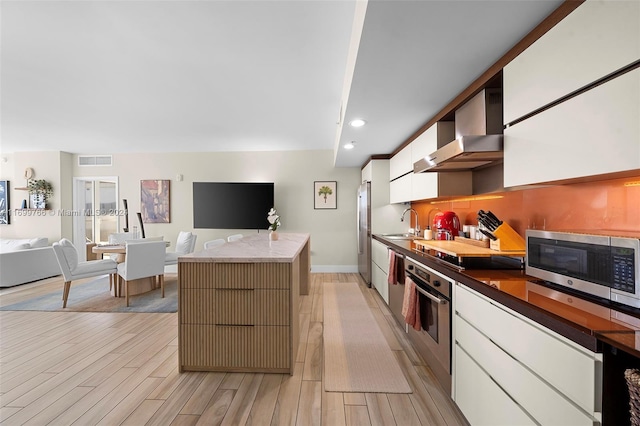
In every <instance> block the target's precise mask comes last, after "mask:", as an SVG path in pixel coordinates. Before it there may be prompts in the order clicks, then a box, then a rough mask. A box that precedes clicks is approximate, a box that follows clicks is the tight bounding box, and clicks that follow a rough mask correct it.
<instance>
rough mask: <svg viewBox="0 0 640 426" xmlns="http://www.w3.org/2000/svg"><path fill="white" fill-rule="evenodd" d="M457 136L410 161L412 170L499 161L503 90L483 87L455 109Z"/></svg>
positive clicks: (447, 169)
mask: <svg viewBox="0 0 640 426" xmlns="http://www.w3.org/2000/svg"><path fill="white" fill-rule="evenodd" d="M455 126H456V139H455V140H454V141H452V142H449V143H447V144H446V145H444V146H442V147H438V150H437V151H435V152H433V153H431V154H430V155H429V156H427V157H424V158H421V159H420V160H418V161H417V162H416V163H415V164H414V165H413V171H414V172H415V173H422V172H458V171H465V170H472V169H475V168H477V167H486V166H489V165H491V164H495V163H497V162H502V159H503V146H504V137H503V135H502V128H503V123H502V90H501V89H484V90H482V91H481V92H480V93H478V94H477V95H475V96H474V97H473V98H471V99H470V100H469V101H468V102H467V103H466V104H464V105H463V106H462V107H460V108H458V109H457V110H456V112H455Z"/></svg>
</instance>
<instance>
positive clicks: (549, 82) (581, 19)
mask: <svg viewBox="0 0 640 426" xmlns="http://www.w3.org/2000/svg"><path fill="white" fill-rule="evenodd" d="M638 22H640V2H638V1H591V0H589V1H586V2H585V3H583V4H582V5H580V6H579V7H578V8H577V9H576V10H574V11H573V12H572V13H570V14H569V15H568V16H567V17H566V18H564V19H563V20H562V21H560V22H559V23H558V24H557V25H556V26H555V27H553V28H552V29H551V30H549V31H548V32H547V33H546V34H545V35H543V36H542V37H541V38H540V39H538V40H537V41H536V42H535V43H533V44H532V45H531V46H530V47H528V48H527V49H526V50H525V51H524V52H522V53H521V54H520V55H519V56H518V57H516V58H515V59H514V60H513V61H511V62H510V63H509V64H507V65H506V66H505V67H504V73H503V87H504V122H505V123H510V122H512V121H513V120H515V119H517V118H520V117H522V116H524V115H525V114H528V113H530V112H532V111H534V110H536V109H538V108H540V107H542V106H544V105H546V104H548V103H550V102H552V101H555V100H557V99H559V98H561V97H562V96H565V95H567V94H569V93H571V92H573V91H575V90H577V89H579V88H581V87H584V86H585V85H588V84H590V83H592V82H594V81H595V80H598V79H599V78H602V77H604V76H606V75H608V74H610V73H612V72H614V71H616V70H618V69H620V68H622V67H624V66H626V65H629V64H630V63H632V62H634V61H636V60H638V58H640V25H638Z"/></svg>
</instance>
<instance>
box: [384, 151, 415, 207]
mask: <svg viewBox="0 0 640 426" xmlns="http://www.w3.org/2000/svg"><path fill="white" fill-rule="evenodd" d="M412 179H413V163H412V162H411V144H409V145H407V146H406V147H404V148H403V149H402V150H401V151H400V152H398V153H397V154H396V155H394V156H393V157H391V160H390V162H389V180H390V181H391V183H390V184H389V201H390V202H391V203H406V202H409V201H411V183H412Z"/></svg>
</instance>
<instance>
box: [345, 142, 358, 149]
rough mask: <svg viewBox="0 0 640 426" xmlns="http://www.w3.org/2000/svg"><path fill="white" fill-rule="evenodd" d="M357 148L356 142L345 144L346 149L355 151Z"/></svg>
mask: <svg viewBox="0 0 640 426" xmlns="http://www.w3.org/2000/svg"><path fill="white" fill-rule="evenodd" d="M355 147H356V142H355V141H351V142H347V143H345V144H344V149H353V148H355Z"/></svg>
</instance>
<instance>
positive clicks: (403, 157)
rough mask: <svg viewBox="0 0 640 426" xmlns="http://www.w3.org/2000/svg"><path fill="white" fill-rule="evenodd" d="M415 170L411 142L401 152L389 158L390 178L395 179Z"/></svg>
mask: <svg viewBox="0 0 640 426" xmlns="http://www.w3.org/2000/svg"><path fill="white" fill-rule="evenodd" d="M409 172H413V163H412V162H411V144H409V145H407V146H406V147H404V148H403V149H402V150H401V151H400V152H398V153H397V154H396V155H394V156H393V157H391V160H389V180H394V179H395V178H397V177H400V176H402V175H404V174H406V173H409Z"/></svg>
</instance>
